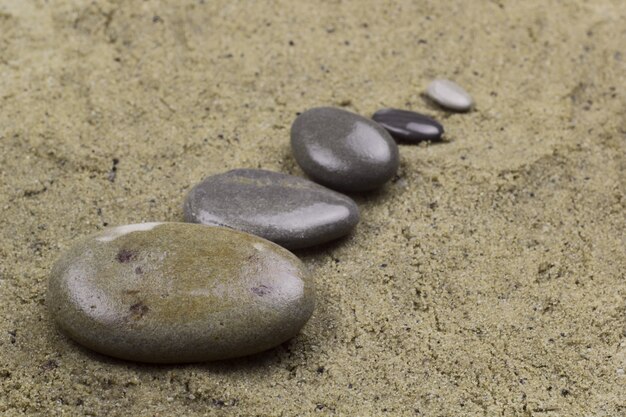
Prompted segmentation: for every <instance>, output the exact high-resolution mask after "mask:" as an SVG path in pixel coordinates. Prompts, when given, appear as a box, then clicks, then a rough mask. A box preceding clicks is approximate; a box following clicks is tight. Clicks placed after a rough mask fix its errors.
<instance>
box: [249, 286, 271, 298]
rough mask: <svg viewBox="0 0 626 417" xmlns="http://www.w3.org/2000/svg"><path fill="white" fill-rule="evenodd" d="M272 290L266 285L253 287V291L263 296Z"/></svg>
mask: <svg viewBox="0 0 626 417" xmlns="http://www.w3.org/2000/svg"><path fill="white" fill-rule="evenodd" d="M271 291H272V289H271V288H269V287H268V286H266V285H259V286H258V287H254V288H252V292H253V293H255V294H256V295H258V296H259V297H263V296H264V295H267V294H269V293H270V292H271Z"/></svg>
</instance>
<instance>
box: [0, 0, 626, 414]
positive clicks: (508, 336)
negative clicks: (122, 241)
mask: <svg viewBox="0 0 626 417" xmlns="http://www.w3.org/2000/svg"><path fill="white" fill-rule="evenodd" d="M387 3H388V2H383V1H374V0H372V1H359V0H353V1H347V0H344V1H340V0H321V1H310V2H295V1H290V0H284V1H257V2H252V1H228V0H220V1H212V0H195V1H176V0H171V1H152V0H150V1H139V0H133V1H121V0H119V1H86V0H85V1H79V0H66V1H60V0H59V1H55V0H48V1H45V0H1V1H0V161H1V167H0V208H1V209H2V212H1V214H0V233H1V234H0V258H1V264H0V415H2V416H19V415H41V416H51V415H69V416H73V415H76V416H79V415H93V416H182V415H185V416H196V415H197V416H200V415H242V416H251V415H262V416H265V415H285V416H293V415H307V414H317V413H319V414H324V415H363V416H367V415H371V416H378V415H418V416H466V415H467V416H482V415H485V416H546V417H552V416H623V415H625V414H626V376H625V369H626V301H625V299H626V277H625V275H624V274H625V271H626V255H625V245H626V240H625V239H626V238H625V236H626V220H625V209H626V197H625V189H626V173H625V170H626V157H625V152H626V93H625V87H626V7H624V2H623V0H593V1H591V0H589V1H585V0H572V1H546V0H535V1H503V0H494V1H486V0H485V1H478V0H476V1H474V0H471V1H467V0H454V1H435V0H433V1H408V0H407V1H398V2H393V4H387ZM389 3H391V2H389ZM434 77H447V78H451V79H454V80H455V81H457V82H458V83H459V84H461V85H462V86H464V87H465V88H466V89H467V90H468V91H469V92H470V93H471V94H472V95H473V97H474V98H475V100H476V102H477V108H476V110H475V111H474V112H472V113H470V114H464V115H457V114H447V113H445V112H442V111H440V110H438V109H436V108H434V107H432V106H431V105H429V104H428V103H427V102H426V101H425V100H424V99H423V97H422V95H421V91H422V90H423V88H424V87H425V86H426V85H427V84H428V82H429V81H430V80H431V79H433V78H434ZM316 105H338V106H344V107H346V108H348V109H350V110H353V111H356V112H359V113H361V114H365V115H368V114H371V113H372V112H373V111H375V110H377V109H378V108H380V107H382V106H395V107H401V108H409V109H414V110H418V111H424V112H426V113H429V114H431V115H433V116H435V117H437V118H439V119H440V120H441V121H442V122H443V123H444V125H445V127H446V129H447V138H448V139H449V143H445V144H438V145H431V146H403V147H402V148H401V159H402V167H401V170H400V172H399V174H398V178H397V180H396V181H394V182H393V183H392V184H390V185H389V186H388V187H386V188H385V189H384V190H382V191H381V192H379V193H376V194H372V195H369V196H365V197H360V198H358V202H359V203H360V205H361V208H362V215H363V216H362V217H363V219H362V223H361V224H360V225H359V227H358V230H357V231H356V233H354V234H353V235H352V236H350V237H349V238H347V239H345V240H343V241H342V242H339V243H336V244H332V245H329V246H326V247H323V248H319V249H318V250H309V251H305V252H300V253H299V255H300V256H301V257H302V258H303V260H304V261H305V262H307V264H308V265H310V267H311V269H312V271H313V273H314V274H315V276H316V280H317V283H318V288H319V302H318V306H317V310H316V312H315V314H314V316H313V318H312V319H311V321H310V322H309V324H308V325H307V326H306V327H305V329H304V331H303V333H302V334H301V335H300V336H299V337H298V338H296V339H295V340H292V341H291V342H290V343H287V344H285V345H283V346H280V347H278V348H277V349H275V350H272V351H270V352H267V353H265V354H263V355H260V356H258V357H254V358H246V359H242V360H237V361H232V362H227V363H216V364H202V365H197V366H144V365H140V364H134V363H126V362H121V361H117V360H114V359H109V358H106V357H103V356H100V355H97V354H94V353H91V352H88V351H86V350H84V349H82V348H80V347H78V346H77V345H75V344H73V343H72V342H70V341H69V340H68V339H67V338H65V337H64V336H62V335H60V334H59V333H58V331H57V330H56V329H55V328H54V327H53V326H52V323H51V320H50V317H49V316H48V314H47V312H46V309H45V300H44V294H45V288H46V280H47V277H48V272H49V270H50V267H51V265H52V263H53V262H54V260H55V258H56V257H57V256H58V254H59V253H60V251H62V250H63V249H65V248H67V247H68V245H69V244H70V242H71V241H72V240H73V239H75V238H77V237H78V236H81V235H84V234H87V233H91V232H93V231H94V230H98V229H100V228H102V227H103V225H104V224H124V223H135V222H140V221H166V220H179V219H181V216H182V215H181V203H182V199H183V196H184V194H185V192H186V191H187V190H188V189H189V187H190V186H191V185H192V184H194V183H195V182H197V181H199V180H200V179H201V178H203V177H204V176H205V175H207V174H211V173H217V172H221V171H224V170H226V169H229V168H236V167H263V168H267V169H273V170H280V171H283V172H290V173H295V174H297V175H302V173H301V171H300V170H299V169H298V168H297V167H296V165H295V163H294V161H293V159H292V157H291V156H290V153H289V147H288V136H289V127H290V124H291V122H292V121H293V119H294V117H295V114H296V112H298V111H302V110H303V109H306V108H308V107H312V106H316ZM114 158H117V159H119V164H118V165H117V171H116V172H115V175H114V174H113V172H112V166H113V162H112V161H113V159H114Z"/></svg>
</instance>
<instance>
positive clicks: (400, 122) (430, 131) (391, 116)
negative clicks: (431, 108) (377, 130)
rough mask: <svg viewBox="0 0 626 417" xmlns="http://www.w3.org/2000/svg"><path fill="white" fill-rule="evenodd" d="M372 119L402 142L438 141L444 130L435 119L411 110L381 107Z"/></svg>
mask: <svg viewBox="0 0 626 417" xmlns="http://www.w3.org/2000/svg"><path fill="white" fill-rule="evenodd" d="M372 120H374V121H375V122H376V123H378V124H379V125H381V126H382V127H384V128H385V129H386V130H387V131H388V132H389V134H391V136H392V137H393V138H394V139H396V140H398V141H401V142H409V143H410V142H421V141H424V140H430V141H437V140H440V139H441V135H443V132H444V129H443V126H442V125H441V123H439V122H438V121H436V120H435V119H433V118H431V117H428V116H426V115H423V114H420V113H416V112H414V111H409V110H399V109H380V110H378V111H377V112H376V113H374V114H373V115H372Z"/></svg>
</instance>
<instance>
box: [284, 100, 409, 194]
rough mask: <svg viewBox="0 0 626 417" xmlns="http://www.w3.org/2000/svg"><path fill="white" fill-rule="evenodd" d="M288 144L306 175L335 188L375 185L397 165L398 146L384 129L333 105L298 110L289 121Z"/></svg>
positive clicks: (350, 189) (361, 188)
mask: <svg viewBox="0 0 626 417" xmlns="http://www.w3.org/2000/svg"><path fill="white" fill-rule="evenodd" d="M291 147H292V150H293V154H294V157H295V159H296V161H297V162H298V164H299V165H300V167H301V168H302V170H303V171H304V172H305V173H306V174H307V175H308V176H309V177H311V178H312V179H313V180H314V181H316V182H318V183H320V184H323V185H325V186H327V187H330V188H333V189H335V190H340V191H346V192H360V191H368V190H373V189H375V188H379V187H381V186H382V185H384V184H385V183H386V182H387V181H389V180H390V179H391V178H393V176H394V175H395V174H396V171H397V170H398V165H399V157H398V146H397V145H396V143H395V142H394V140H393V139H392V138H391V136H389V133H387V132H386V131H385V129H383V128H382V127H381V126H380V125H378V124H377V123H375V122H373V121H372V120H369V119H366V118H364V117H362V116H359V115H358V114H354V113H351V112H348V111H346V110H343V109H338V108H333V107H318V108H313V109H310V110H307V111H305V112H304V113H302V114H301V115H299V116H298V117H297V118H296V120H295V121H294V123H293V125H292V127H291Z"/></svg>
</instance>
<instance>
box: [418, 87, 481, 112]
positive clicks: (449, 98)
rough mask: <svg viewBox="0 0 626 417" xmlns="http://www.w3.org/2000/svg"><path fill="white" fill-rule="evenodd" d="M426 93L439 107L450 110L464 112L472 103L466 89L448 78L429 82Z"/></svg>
mask: <svg viewBox="0 0 626 417" xmlns="http://www.w3.org/2000/svg"><path fill="white" fill-rule="evenodd" d="M426 93H427V94H428V97H430V98H431V99H432V100H433V101H435V102H436V103H437V104H439V105H440V106H441V107H445V108H447V109H450V110H455V111H460V112H464V111H468V110H469V109H471V108H472V105H473V104H474V100H472V97H471V96H470V95H469V94H468V93H467V91H465V90H464V89H463V88H461V86H459V85H458V84H456V83H454V82H452V81H450V80H443V79H439V80H435V81H433V82H431V83H430V84H429V85H428V88H427V89H426Z"/></svg>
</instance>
